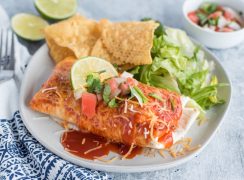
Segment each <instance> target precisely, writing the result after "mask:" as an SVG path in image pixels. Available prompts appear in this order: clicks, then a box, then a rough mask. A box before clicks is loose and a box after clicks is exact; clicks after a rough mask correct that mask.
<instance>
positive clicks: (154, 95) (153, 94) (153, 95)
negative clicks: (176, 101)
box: [148, 93, 163, 102]
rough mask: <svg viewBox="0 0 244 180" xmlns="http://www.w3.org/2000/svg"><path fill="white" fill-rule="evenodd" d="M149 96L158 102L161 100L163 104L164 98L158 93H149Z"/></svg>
mask: <svg viewBox="0 0 244 180" xmlns="http://www.w3.org/2000/svg"><path fill="white" fill-rule="evenodd" d="M148 95H149V96H151V97H153V98H155V99H157V100H159V101H161V102H163V99H162V97H161V96H159V95H158V94H156V93H149V94H148Z"/></svg>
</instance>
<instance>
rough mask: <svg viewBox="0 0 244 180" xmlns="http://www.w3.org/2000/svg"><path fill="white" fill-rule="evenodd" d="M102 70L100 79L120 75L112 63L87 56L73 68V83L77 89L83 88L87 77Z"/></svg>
mask: <svg viewBox="0 0 244 180" xmlns="http://www.w3.org/2000/svg"><path fill="white" fill-rule="evenodd" d="M96 72H102V73H101V74H100V80H101V81H103V80H105V79H108V78H111V77H114V76H118V72H117V71H116V69H115V68H114V66H113V65H112V64H110V63H109V62H108V61H106V60H104V59H100V58H97V57H91V56H89V57H85V58H82V59H80V60H78V61H76V62H75V63H74V64H73V66H72V68H71V83H72V87H73V89H74V90H75V91H77V90H83V89H84V87H85V85H86V78H87V76H88V75H89V74H91V73H96Z"/></svg>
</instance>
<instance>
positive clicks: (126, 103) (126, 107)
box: [124, 99, 128, 113]
mask: <svg viewBox="0 0 244 180" xmlns="http://www.w3.org/2000/svg"><path fill="white" fill-rule="evenodd" d="M127 109H128V101H127V99H125V107H124V113H127Z"/></svg>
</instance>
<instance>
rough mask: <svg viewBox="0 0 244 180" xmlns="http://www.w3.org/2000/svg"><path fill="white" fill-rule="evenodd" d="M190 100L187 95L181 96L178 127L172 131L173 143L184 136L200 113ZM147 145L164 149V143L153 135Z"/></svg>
mask: <svg viewBox="0 0 244 180" xmlns="http://www.w3.org/2000/svg"><path fill="white" fill-rule="evenodd" d="M191 101H192V100H191V99H190V98H188V97H183V96H182V97H181V103H182V115H181V118H180V120H179V126H178V128H177V129H176V130H175V131H174V132H173V133H172V134H173V143H175V142H177V141H179V140H181V139H182V138H184V136H185V135H186V134H187V132H188V131H189V129H190V128H191V126H192V125H193V123H194V122H195V121H196V119H197V117H198V116H199V114H200V111H199V110H198V109H197V108H194V107H192V106H191ZM148 147H150V148H155V149H164V144H162V143H159V142H158V137H155V138H154V139H153V140H152V141H151V143H150V145H149V146H148Z"/></svg>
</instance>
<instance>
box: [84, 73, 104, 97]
mask: <svg viewBox="0 0 244 180" xmlns="http://www.w3.org/2000/svg"><path fill="white" fill-rule="evenodd" d="M86 83H87V91H88V92H90V93H100V92H101V90H102V83H101V81H100V79H99V77H96V76H94V75H93V74H89V75H88V76H87V78H86Z"/></svg>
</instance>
